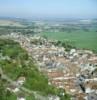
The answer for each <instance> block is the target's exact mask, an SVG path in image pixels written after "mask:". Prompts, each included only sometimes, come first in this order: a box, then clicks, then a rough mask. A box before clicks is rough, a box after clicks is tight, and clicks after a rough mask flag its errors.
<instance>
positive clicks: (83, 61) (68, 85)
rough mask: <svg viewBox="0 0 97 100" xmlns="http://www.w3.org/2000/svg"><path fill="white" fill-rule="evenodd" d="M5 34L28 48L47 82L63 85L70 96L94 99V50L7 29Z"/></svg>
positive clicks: (96, 61)
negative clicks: (68, 48)
mask: <svg viewBox="0 0 97 100" xmlns="http://www.w3.org/2000/svg"><path fill="white" fill-rule="evenodd" d="M7 37H9V38H12V39H13V40H15V41H17V42H19V43H20V45H21V46H22V47H23V48H25V49H26V50H27V51H28V54H29V56H31V57H32V58H33V59H34V60H35V62H36V64H37V66H38V68H39V70H40V71H41V72H43V73H44V75H47V76H48V80H49V82H48V84H49V85H54V86H56V87H57V88H62V89H64V90H65V91H66V92H67V93H69V94H70V95H71V96H72V98H71V100H96V99H97V55H96V54H95V53H93V52H92V51H90V50H81V49H75V48H72V49H71V50H70V51H68V52H67V51H66V50H65V48H64V47H59V46H55V45H54V44H53V42H54V41H52V40H47V39H45V38H43V37H40V36H30V37H27V36H25V35H22V34H17V33H11V34H9V35H8V36H7ZM24 80H25V79H24V78H23V80H22V82H20V83H19V84H21V83H23V82H24ZM20 81H21V80H20ZM18 82H19V81H18ZM63 95H64V94H63Z"/></svg>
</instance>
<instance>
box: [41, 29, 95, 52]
mask: <svg viewBox="0 0 97 100" xmlns="http://www.w3.org/2000/svg"><path fill="white" fill-rule="evenodd" d="M41 35H42V36H45V37H47V38H48V39H52V40H61V41H66V42H71V43H72V44H73V45H74V46H75V47H77V48H82V49H90V50H94V51H96V52H97V32H96V31H88V32H86V31H83V30H78V31H71V32H70V33H69V32H44V33H41Z"/></svg>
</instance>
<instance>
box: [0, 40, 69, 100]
mask: <svg viewBox="0 0 97 100" xmlns="http://www.w3.org/2000/svg"><path fill="white" fill-rule="evenodd" d="M0 53H2V54H3V55H4V56H9V57H10V58H11V59H10V60H0V67H2V69H3V72H4V73H5V74H6V75H8V76H9V77H10V78H11V79H13V80H16V79H17V78H18V77H19V76H25V77H26V82H25V83H24V86H25V87H27V88H28V89H30V90H34V91H38V92H39V93H41V94H43V95H48V94H54V95H58V94H59V93H60V90H58V89H56V88H55V87H53V86H51V85H48V79H47V77H45V76H44V75H43V74H42V73H40V72H39V71H38V69H37V67H36V66H35V65H34V63H33V61H32V59H31V58H29V57H28V56H27V52H26V51H25V50H23V49H22V48H21V47H20V45H19V44H18V43H16V42H14V41H11V40H3V39H0ZM20 66H21V67H20ZM66 96H67V95H66ZM66 98H69V97H66ZM62 100H64V99H62ZM67 100H69V99H67Z"/></svg>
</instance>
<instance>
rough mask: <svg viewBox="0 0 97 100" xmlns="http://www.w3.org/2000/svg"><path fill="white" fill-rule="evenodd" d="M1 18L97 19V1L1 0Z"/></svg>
mask: <svg viewBox="0 0 97 100" xmlns="http://www.w3.org/2000/svg"><path fill="white" fill-rule="evenodd" d="M0 16H4V17H22V18H31V17H52V18H54V17H56V18H97V0H0Z"/></svg>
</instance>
